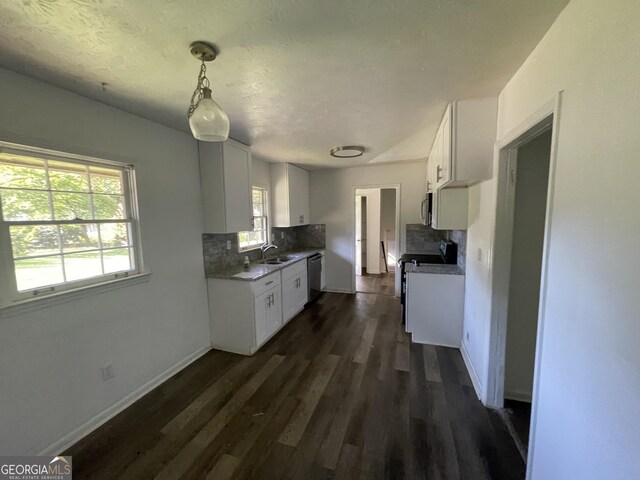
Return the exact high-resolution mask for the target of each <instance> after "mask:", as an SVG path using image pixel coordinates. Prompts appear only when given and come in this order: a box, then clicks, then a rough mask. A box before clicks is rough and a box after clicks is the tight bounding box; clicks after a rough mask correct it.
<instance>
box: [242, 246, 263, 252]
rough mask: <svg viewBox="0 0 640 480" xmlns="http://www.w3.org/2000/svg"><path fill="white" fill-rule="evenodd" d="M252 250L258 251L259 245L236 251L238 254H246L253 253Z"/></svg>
mask: <svg viewBox="0 0 640 480" xmlns="http://www.w3.org/2000/svg"><path fill="white" fill-rule="evenodd" d="M254 250H260V245H255V246H252V247H247V248H245V249H242V250H240V249H238V253H247V252H253V251H254Z"/></svg>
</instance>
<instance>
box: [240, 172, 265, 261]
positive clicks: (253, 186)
mask: <svg viewBox="0 0 640 480" xmlns="http://www.w3.org/2000/svg"><path fill="white" fill-rule="evenodd" d="M254 189H259V190H262V194H263V213H264V215H262V217H264V219H265V227H264V236H265V242H266V243H269V239H270V235H269V189H268V188H267V187H265V186H263V185H259V184H253V185H251V199H252V200H251V209H252V210H253V190H254ZM252 218H256V217H252ZM250 231H255V229H254V230H250ZM239 235H240V232H238V236H239ZM259 248H260V245H257V244H254V245H250V246H248V247H245V248H243V247H241V246H240V238H239V237H238V253H246V252H251V251H253V250H258V249H259Z"/></svg>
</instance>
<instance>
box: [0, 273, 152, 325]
mask: <svg viewBox="0 0 640 480" xmlns="http://www.w3.org/2000/svg"><path fill="white" fill-rule="evenodd" d="M150 277H151V272H143V273H138V274H137V275H131V276H129V277H125V278H116V279H114V280H110V281H108V282H103V283H98V284H95V285H87V286H84V287H79V288H75V289H73V290H66V291H63V292H58V293H53V294H51V295H47V296H43V297H37V298H29V299H27V300H18V301H16V302H13V303H10V304H8V305H3V306H0V318H9V317H15V316H16V315H21V314H23V313H29V312H33V311H35V310H41V309H43V308H47V307H52V306H54V305H59V304H61V303H67V302H71V301H74V300H78V299H80V298H84V297H88V296H90V295H98V294H101V293H105V292H110V291H111V290H116V289H118V288H123V287H128V286H131V285H137V284H139V283H143V282H148V281H149V279H150Z"/></svg>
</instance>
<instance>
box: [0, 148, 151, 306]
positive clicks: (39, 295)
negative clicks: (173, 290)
mask: <svg viewBox="0 0 640 480" xmlns="http://www.w3.org/2000/svg"><path fill="white" fill-rule="evenodd" d="M0 152H10V153H11V152H13V153H15V154H17V155H25V156H30V157H33V158H40V159H43V160H50V161H61V162H67V163H79V164H82V165H89V166H91V165H94V166H103V167H107V168H114V169H118V170H121V171H122V180H123V181H122V187H123V192H122V196H123V198H124V202H125V209H126V212H127V218H126V221H125V222H126V223H128V225H129V231H130V234H131V245H130V246H129V247H126V248H130V249H131V251H132V255H133V260H134V265H135V268H133V269H131V270H126V271H121V272H114V273H109V274H106V275H100V276H96V277H91V278H87V279H81V280H76V281H69V282H65V283H60V284H56V285H51V286H43V287H41V288H40V289H32V290H26V291H23V292H20V291H18V288H17V281H16V276H15V263H14V258H13V251H12V245H11V235H10V226H11V225H23V224H24V225H28V224H38V225H46V224H55V222H57V221H56V220H52V221H51V223H48V222H41V221H24V222H21V221H18V222H15V221H5V220H4V217H3V214H2V204H1V203H0V262H1V263H2V264H3V265H4V268H3V269H1V270H0V311H1V312H4V311H5V310H6V309H7V308H9V307H12V306H18V305H22V304H30V303H33V302H34V301H35V300H43V299H46V298H52V297H59V296H61V295H65V294H69V293H73V292H79V291H86V290H87V289H93V288H94V287H99V286H103V285H109V284H112V283H116V282H121V281H123V280H129V279H135V278H140V277H145V276H148V275H149V274H150V272H148V271H147V270H146V269H145V264H144V261H143V254H142V241H141V234H140V216H139V207H138V195H137V188H136V172H135V169H134V164H133V163H131V162H125V161H116V160H110V159H105V158H98V157H94V156H89V155H80V154H75V153H70V152H62V151H58V150H50V149H47V148H41V147H37V146H28V145H22V144H16V143H11V142H6V141H0ZM125 222H123V223H125ZM59 223H63V224H73V223H109V222H101V221H100V220H96V221H78V222H76V221H74V220H63V221H59ZM111 223H113V222H111ZM127 283H128V282H127ZM55 303H60V301H57V302H55ZM20 310H22V309H20ZM2 316H5V315H4V313H3V314H2Z"/></svg>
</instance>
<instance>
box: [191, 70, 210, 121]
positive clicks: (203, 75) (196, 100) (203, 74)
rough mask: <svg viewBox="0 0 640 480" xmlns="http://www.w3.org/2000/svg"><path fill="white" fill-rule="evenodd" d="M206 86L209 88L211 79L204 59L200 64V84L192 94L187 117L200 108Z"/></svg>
mask: <svg viewBox="0 0 640 480" xmlns="http://www.w3.org/2000/svg"><path fill="white" fill-rule="evenodd" d="M205 88H209V79H208V78H207V66H206V64H205V62H204V60H202V65H201V66H200V74H199V75H198V85H197V86H196V89H195V91H194V92H193V95H191V104H190V105H189V110H188V111H187V118H191V115H193V112H195V111H196V109H197V108H198V105H200V101H201V100H202V95H203V90H204V89H205Z"/></svg>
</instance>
